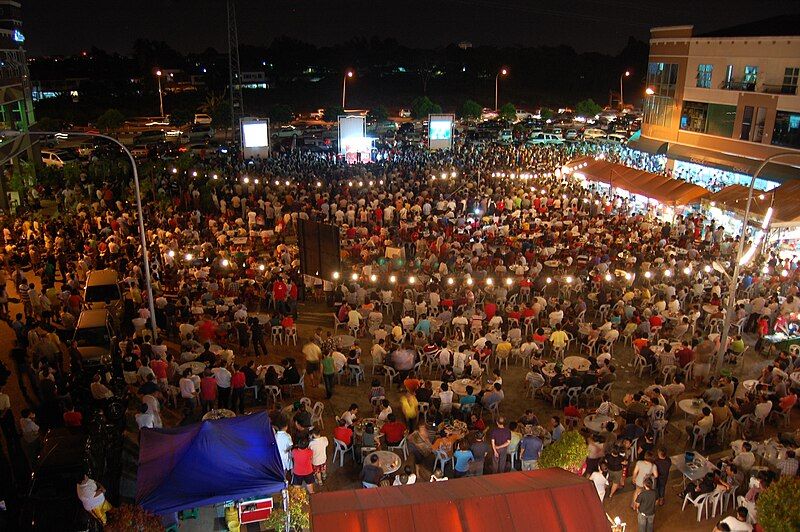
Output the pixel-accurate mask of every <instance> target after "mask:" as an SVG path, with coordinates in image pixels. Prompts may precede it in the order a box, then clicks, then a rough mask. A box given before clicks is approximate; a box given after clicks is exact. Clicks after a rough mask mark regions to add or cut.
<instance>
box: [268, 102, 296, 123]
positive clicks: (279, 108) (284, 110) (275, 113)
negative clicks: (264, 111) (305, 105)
mask: <svg viewBox="0 0 800 532" xmlns="http://www.w3.org/2000/svg"><path fill="white" fill-rule="evenodd" d="M269 119H270V120H272V121H273V122H291V121H292V120H294V113H293V112H292V108H291V107H289V106H288V105H285V104H282V103H276V104H275V105H273V106H272V108H271V109H270V110H269Z"/></svg>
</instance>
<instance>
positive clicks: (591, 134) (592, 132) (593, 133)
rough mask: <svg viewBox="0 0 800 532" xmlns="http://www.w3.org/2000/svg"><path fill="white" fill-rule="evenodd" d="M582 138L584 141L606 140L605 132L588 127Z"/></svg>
mask: <svg viewBox="0 0 800 532" xmlns="http://www.w3.org/2000/svg"><path fill="white" fill-rule="evenodd" d="M583 138H585V139H604V138H606V132H605V131H603V130H602V129H598V128H596V127H590V128H588V129H587V130H586V131H584V132H583Z"/></svg>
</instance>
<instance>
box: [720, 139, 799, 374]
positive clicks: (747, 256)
mask: <svg viewBox="0 0 800 532" xmlns="http://www.w3.org/2000/svg"><path fill="white" fill-rule="evenodd" d="M787 156H793V157H796V155H795V154H793V153H786V152H784V153H776V154H775V155H770V156H769V157H767V158H766V159H764V161H763V162H762V163H761V164H760V165H759V166H758V168H756V171H755V172H753V176H752V177H751V178H750V187H749V188H748V191H747V205H746V206H745V209H744V219H743V220H742V230H741V232H740V234H739V248H738V250H737V252H736V261H735V262H734V263H733V274H731V275H730V276H729V277H728V275H727V273H726V274H725V276H726V277H728V283H729V285H730V286H729V289H728V292H729V293H728V304H727V308H726V309H725V317H724V319H723V321H722V331H721V333H720V337H719V348H718V349H717V361H716V362H717V367H716V373H717V374H719V372H720V370H722V365H723V361H724V357H725V348H726V347H727V345H726V344H727V343H728V336H729V334H728V333H729V331H728V329H730V327H731V316H732V315H733V312H734V310H735V308H736V290H737V288H738V286H739V269H740V268H741V267H742V266H745V265H747V263H749V262H750V260H752V258H753V256H754V255H755V250H756V248H757V247H758V245H759V242H758V241H753V244H752V247H751V248H750V249H749V250H747V253H745V251H744V241H745V237H746V236H747V223H748V222H749V221H750V207H751V205H752V203H753V187H754V186H755V184H756V178H758V175H759V174H760V173H761V172H762V171H763V170H764V168H765V167H766V166H767V165H768V164H769V163H771V162H772V161H774V160H775V159H779V158H781V157H787ZM771 216H772V208H770V209H768V210H767V213H766V215H765V216H764V221H763V223H762V225H761V230H762V231H766V229H767V226H768V225H769V220H770V218H771ZM714 269H715V270H718V271H720V270H721V268H718V264H716V263H715V264H714ZM723 273H724V271H723Z"/></svg>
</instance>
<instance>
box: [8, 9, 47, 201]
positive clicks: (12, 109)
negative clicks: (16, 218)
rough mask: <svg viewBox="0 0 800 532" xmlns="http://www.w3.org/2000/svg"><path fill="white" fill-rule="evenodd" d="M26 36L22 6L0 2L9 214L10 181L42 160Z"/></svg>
mask: <svg viewBox="0 0 800 532" xmlns="http://www.w3.org/2000/svg"><path fill="white" fill-rule="evenodd" d="M24 43H25V35H24V33H23V32H22V5H21V4H20V3H19V2H16V1H14V0H0V120H2V126H0V127H1V128H2V130H3V131H2V132H0V161H1V163H0V164H2V166H3V173H2V177H0V209H2V210H3V211H5V212H8V207H9V202H8V195H7V194H6V192H7V188H8V184H9V181H10V180H11V179H12V178H13V176H14V175H15V174H16V175H17V176H22V175H27V176H28V177H29V178H30V177H32V175H33V174H32V172H33V168H34V165H33V164H28V165H25V166H26V169H25V170H23V169H22V165H21V161H29V162H30V163H34V162H38V160H39V159H40V156H39V151H38V148H37V147H36V146H35V145H33V144H32V143H31V138H30V135H29V134H28V131H29V128H30V126H31V125H33V123H34V121H35V120H34V116H33V103H32V100H31V87H30V76H29V75H28V63H27V60H26V59H25V49H24V48H23V45H24Z"/></svg>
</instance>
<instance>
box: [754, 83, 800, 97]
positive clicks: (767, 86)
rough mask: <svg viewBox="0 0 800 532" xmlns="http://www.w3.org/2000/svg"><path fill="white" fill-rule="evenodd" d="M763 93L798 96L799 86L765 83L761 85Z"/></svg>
mask: <svg viewBox="0 0 800 532" xmlns="http://www.w3.org/2000/svg"><path fill="white" fill-rule="evenodd" d="M761 91H762V92H766V93H769V94H788V95H791V96H794V95H796V94H797V85H796V84H795V85H787V84H783V83H781V84H772V83H764V84H763V85H761Z"/></svg>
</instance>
